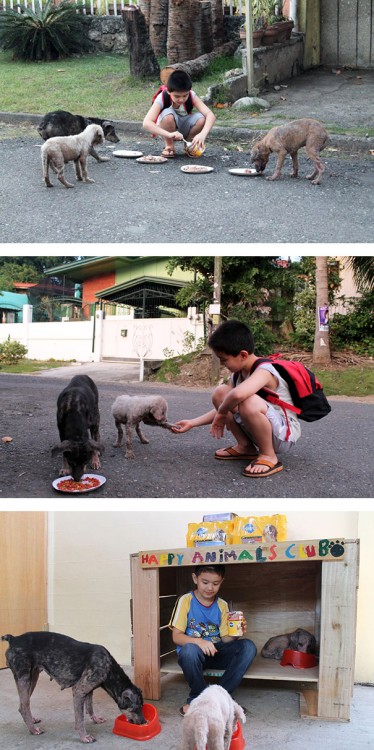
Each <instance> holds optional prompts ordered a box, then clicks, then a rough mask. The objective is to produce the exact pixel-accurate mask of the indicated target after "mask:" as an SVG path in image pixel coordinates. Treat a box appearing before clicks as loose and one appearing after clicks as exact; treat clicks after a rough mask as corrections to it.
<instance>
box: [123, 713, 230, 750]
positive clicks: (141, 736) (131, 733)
mask: <svg viewBox="0 0 374 750" xmlns="http://www.w3.org/2000/svg"><path fill="white" fill-rule="evenodd" d="M143 716H144V718H145V720H146V722H147V723H146V724H132V723H131V722H130V721H128V720H127V719H126V716H124V715H123V714H120V716H117V718H116V720H115V722H114V727H113V734H119V735H120V736H121V737H128V738H129V739H130V740H137V741H140V742H141V741H142V740H151V739H152V737H155V736H156V734H159V733H160V732H161V724H160V722H159V718H158V714H157V709H156V708H155V707H154V706H152V704H151V703H144V705H143ZM238 750H239V748H238Z"/></svg>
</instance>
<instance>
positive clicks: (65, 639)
mask: <svg viewBox="0 0 374 750" xmlns="http://www.w3.org/2000/svg"><path fill="white" fill-rule="evenodd" d="M1 640H2V641H8V643H9V648H8V649H7V651H6V652H5V656H6V660H7V664H8V667H9V668H10V669H11V670H12V672H13V677H14V680H15V683H16V687H17V690H18V695H19V698H20V707H19V712H20V714H21V716H22V718H23V720H24V722H25V724H26V726H27V728H28V730H29V732H30V733H31V734H43V731H44V730H43V729H40V728H37V727H36V726H35V724H37V723H39V721H40V719H34V718H33V716H32V714H31V710H30V696H31V693H32V692H33V690H34V688H35V686H36V683H37V681H38V677H39V674H40V672H42V671H43V670H44V672H46V673H47V675H48V676H49V677H50V678H51V680H56V682H57V684H58V685H60V687H61V690H64V689H65V688H70V687H71V688H72V691H73V705H74V715H75V728H76V729H77V730H78V733H79V738H80V740H81V742H95V738H94V737H92V736H91V735H90V734H87V731H86V728H85V725H84V709H85V708H86V710H87V713H88V714H89V715H90V717H91V719H92V721H93V722H94V724H102V723H103V722H104V721H105V719H102V718H101V717H100V716H96V715H95V714H94V711H93V701H92V694H93V691H94V690H95V689H96V688H98V687H101V688H103V690H105V691H106V692H107V693H108V694H109V695H110V696H111V698H113V700H114V701H115V702H116V703H117V706H118V708H119V709H120V710H121V711H122V712H123V713H124V715H125V716H126V718H127V719H128V721H130V722H132V723H133V724H145V719H144V716H143V712H142V708H143V697H142V693H141V690H140V689H139V688H138V687H136V685H133V683H132V682H131V680H130V678H129V677H128V676H127V674H126V673H125V672H124V671H123V669H122V667H120V665H119V664H117V662H116V661H115V659H114V658H113V656H112V655H111V654H110V653H109V651H107V649H106V648H104V646H97V645H93V644H91V643H83V642H82V641H76V640H74V638H69V636H67V635H61V634H60V633H46V632H35V633H23V635H18V636H13V635H3V636H2V637H1Z"/></svg>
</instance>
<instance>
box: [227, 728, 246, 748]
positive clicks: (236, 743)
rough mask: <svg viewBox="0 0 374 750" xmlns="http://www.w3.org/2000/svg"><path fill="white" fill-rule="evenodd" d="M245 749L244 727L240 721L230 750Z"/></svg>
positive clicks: (232, 738)
mask: <svg viewBox="0 0 374 750" xmlns="http://www.w3.org/2000/svg"><path fill="white" fill-rule="evenodd" d="M244 747H245V742H244V737H243V731H242V725H241V723H240V721H238V722H237V725H236V727H235V729H234V732H233V735H232V737H231V744H230V750H243V748H244Z"/></svg>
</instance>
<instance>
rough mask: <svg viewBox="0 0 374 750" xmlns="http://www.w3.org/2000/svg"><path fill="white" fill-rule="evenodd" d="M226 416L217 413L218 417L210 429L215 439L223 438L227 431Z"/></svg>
mask: <svg viewBox="0 0 374 750" xmlns="http://www.w3.org/2000/svg"><path fill="white" fill-rule="evenodd" d="M226 419H227V416H226V414H219V413H218V412H217V414H216V416H215V417H214V419H213V422H212V426H211V428H210V433H211V435H212V436H213V437H216V438H221V437H223V433H224V431H225V425H226Z"/></svg>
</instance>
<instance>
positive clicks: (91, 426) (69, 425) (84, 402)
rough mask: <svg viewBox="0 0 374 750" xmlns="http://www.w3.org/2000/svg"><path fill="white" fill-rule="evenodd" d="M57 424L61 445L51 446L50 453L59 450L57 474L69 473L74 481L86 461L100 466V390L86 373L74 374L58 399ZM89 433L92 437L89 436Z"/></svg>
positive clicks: (80, 474) (101, 448)
mask: <svg viewBox="0 0 374 750" xmlns="http://www.w3.org/2000/svg"><path fill="white" fill-rule="evenodd" d="M57 426H58V431H59V433H60V440H61V443H60V445H56V446H55V447H54V448H52V456H54V455H55V453H59V452H61V451H62V453H63V458H64V461H63V467H62V469H61V472H60V476H67V475H68V474H71V475H72V477H73V479H74V480H75V481H76V482H79V480H80V479H81V477H82V474H83V473H84V467H85V464H86V463H88V462H90V463H91V466H92V468H93V469H96V470H97V469H100V458H99V456H100V453H103V452H104V446H103V445H102V444H101V443H100V434H99V426H100V414H99V394H98V391H97V388H96V385H95V383H94V382H93V380H92V379H91V378H90V377H89V376H88V375H75V376H74V377H73V378H72V379H71V381H70V383H69V385H67V386H66V388H64V390H63V391H62V392H61V393H60V395H59V397H58V399H57ZM89 433H90V434H91V439H90V437H89Z"/></svg>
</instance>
